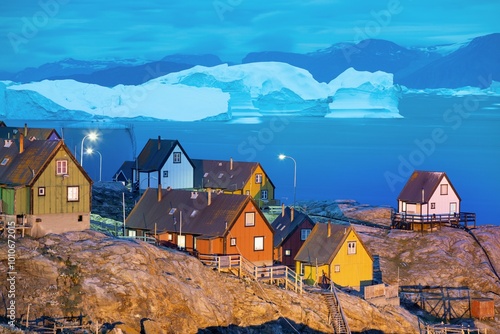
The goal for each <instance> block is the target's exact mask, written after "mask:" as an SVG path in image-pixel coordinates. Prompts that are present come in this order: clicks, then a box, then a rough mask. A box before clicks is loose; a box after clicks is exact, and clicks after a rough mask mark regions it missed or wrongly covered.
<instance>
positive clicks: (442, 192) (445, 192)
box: [439, 183, 448, 195]
mask: <svg viewBox="0 0 500 334" xmlns="http://www.w3.org/2000/svg"><path fill="white" fill-rule="evenodd" d="M439 194H440V195H448V184H446V183H445V184H442V185H441V186H440V187H439Z"/></svg>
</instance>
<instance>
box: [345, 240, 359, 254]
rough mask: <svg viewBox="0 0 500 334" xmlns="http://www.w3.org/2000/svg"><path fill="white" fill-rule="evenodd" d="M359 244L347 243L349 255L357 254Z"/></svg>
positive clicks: (354, 242)
mask: <svg viewBox="0 0 500 334" xmlns="http://www.w3.org/2000/svg"><path fill="white" fill-rule="evenodd" d="M356 248H357V243H356V241H349V242H347V254H348V255H354V254H356V252H357V250H356Z"/></svg>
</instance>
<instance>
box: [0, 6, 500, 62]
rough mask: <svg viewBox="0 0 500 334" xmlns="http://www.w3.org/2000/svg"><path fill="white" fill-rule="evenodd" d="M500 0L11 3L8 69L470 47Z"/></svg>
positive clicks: (5, 29)
mask: <svg viewBox="0 0 500 334" xmlns="http://www.w3.org/2000/svg"><path fill="white" fill-rule="evenodd" d="M499 10H500V2H499V1H498V0H493V1H489V0H475V1H460V0H455V1H451V0H433V1H430V0H419V1H417V0H389V1H368V0H350V1H347V0H344V1H335V0H333V1H328V0H310V1H296V0H286V1H284V0H272V1H269V0H267V1H261V0H252V1H250V0H190V1H175V0H173V1H172V0H170V1H164V0H162V1H159V0H155V1H145V2H141V1H130V0H121V1H97V0H39V1H28V0H18V1H3V2H2V4H0V13H1V14H0V18H1V19H0V36H1V39H0V50H2V52H1V53H0V70H8V71H17V70H20V69H22V68H25V67H28V66H39V65H41V64H44V63H47V62H53V61H58V60H61V59H64V58H70V57H71V58H75V59H96V58H99V59H103V58H143V59H150V60H157V59H160V58H162V57H164V56H165V55H169V54H175V53H190V54H204V53H212V54H216V55H218V56H219V57H221V59H222V60H224V61H233V62H239V61H240V60H241V59H242V58H243V57H244V56H245V55H246V54H247V53H249V52H253V51H264V50H267V51H290V52H298V53H306V52H312V51H315V50H318V49H322V48H326V47H328V46H330V45H332V44H334V43H338V42H357V41H359V40H362V39H364V38H380V39H387V40H391V41H393V42H396V43H398V44H400V45H404V46H428V45H435V44H447V43H456V42H464V41H466V40H468V39H470V38H473V37H477V36H480V35H485V34H489V33H493V32H499V31H500V29H499V28H500V27H499V24H498V23H497V22H498V17H497V16H498V13H499V12H500V11H499Z"/></svg>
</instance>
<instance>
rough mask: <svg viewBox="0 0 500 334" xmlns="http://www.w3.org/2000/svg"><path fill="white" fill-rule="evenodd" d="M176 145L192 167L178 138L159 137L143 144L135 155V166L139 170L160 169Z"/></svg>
mask: <svg viewBox="0 0 500 334" xmlns="http://www.w3.org/2000/svg"><path fill="white" fill-rule="evenodd" d="M177 145H178V146H179V148H180V149H181V151H182V153H184V156H185V157H186V158H187V159H188V161H189V163H190V164H191V165H192V166H193V168H194V165H193V162H192V161H191V159H189V157H188V155H187V154H186V151H184V149H183V148H182V146H181V144H180V143H179V141H178V140H170V139H161V138H160V137H158V139H149V140H148V142H147V143H146V145H144V148H143V149H142V151H141V153H140V154H139V156H138V157H137V168H139V171H141V172H153V171H158V170H160V169H161V168H162V167H163V165H164V164H165V162H166V161H167V159H168V157H170V155H171V154H172V152H173V150H174V149H175V147H176V146H177ZM134 168H135V167H134Z"/></svg>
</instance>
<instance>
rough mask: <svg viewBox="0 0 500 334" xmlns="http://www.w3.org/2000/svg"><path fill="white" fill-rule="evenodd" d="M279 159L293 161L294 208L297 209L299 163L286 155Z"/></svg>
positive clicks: (281, 155) (280, 156)
mask: <svg viewBox="0 0 500 334" xmlns="http://www.w3.org/2000/svg"><path fill="white" fill-rule="evenodd" d="M278 158H279V159H280V160H284V159H286V158H288V159H292V161H293V207H295V195H296V194H297V162H296V161H295V159H294V158H292V157H290V156H288V155H284V154H280V155H279V156H278Z"/></svg>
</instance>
